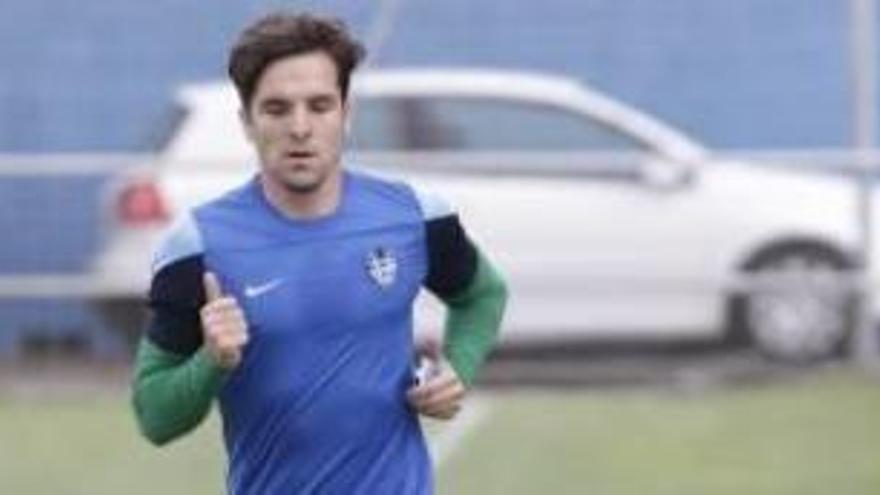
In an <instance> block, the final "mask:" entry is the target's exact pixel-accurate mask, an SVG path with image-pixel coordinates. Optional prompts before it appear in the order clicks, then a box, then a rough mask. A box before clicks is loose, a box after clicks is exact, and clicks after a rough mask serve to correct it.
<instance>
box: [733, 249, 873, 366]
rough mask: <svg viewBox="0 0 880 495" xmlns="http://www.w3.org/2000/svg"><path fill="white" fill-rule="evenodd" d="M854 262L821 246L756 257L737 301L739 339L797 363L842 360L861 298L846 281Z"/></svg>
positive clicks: (735, 313) (772, 251)
mask: <svg viewBox="0 0 880 495" xmlns="http://www.w3.org/2000/svg"><path fill="white" fill-rule="evenodd" d="M851 267H852V264H851V263H850V262H849V261H848V260H847V259H846V258H845V257H844V256H843V255H842V254H840V253H838V252H837V251H835V250H833V249H830V248H828V247H825V246H822V245H818V244H807V243H798V244H788V245H782V246H777V247H775V248H771V249H768V250H766V251H764V252H762V253H761V254H759V255H758V256H756V257H755V258H754V259H753V260H752V261H751V262H750V263H749V264H747V266H746V267H745V270H744V272H743V273H744V275H746V277H744V284H743V289H742V291H740V293H739V294H740V295H738V296H737V297H736V298H735V299H734V304H733V318H734V331H735V332H736V334H735V340H738V341H740V342H741V341H746V342H747V343H749V344H751V345H752V346H754V347H755V348H756V349H757V350H758V351H759V352H761V353H762V354H764V355H765V356H767V357H769V358H771V359H773V360H775V361H781V362H786V363H792V364H810V363H815V362H820V361H826V360H829V359H831V358H834V357H839V356H840V355H841V354H842V353H843V351H844V350H845V349H846V344H847V342H848V340H849V337H850V335H852V333H853V329H854V327H855V324H856V321H857V316H858V309H859V301H860V298H859V296H858V293H857V292H856V291H855V290H853V289H852V288H850V287H847V286H846V285H845V281H846V279H845V278H844V277H843V275H845V274H846V273H847V270H848V269H850V268H851Z"/></svg>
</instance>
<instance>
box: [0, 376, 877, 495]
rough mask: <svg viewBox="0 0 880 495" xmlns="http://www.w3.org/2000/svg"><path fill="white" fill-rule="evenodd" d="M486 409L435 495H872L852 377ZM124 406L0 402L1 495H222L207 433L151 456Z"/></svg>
mask: <svg viewBox="0 0 880 495" xmlns="http://www.w3.org/2000/svg"><path fill="white" fill-rule="evenodd" d="M16 397H17V396H16ZM481 400H482V402H483V403H484V404H488V405H489V411H488V414H486V415H484V419H483V420H482V421H481V422H480V423H478V424H476V425H475V427H474V428H473V429H472V430H470V432H469V434H467V435H466V436H464V437H463V439H462V440H461V441H460V442H459V443H458V444H457V448H456V449H455V450H454V451H453V452H452V454H451V455H450V457H449V458H448V461H447V462H445V463H444V464H443V465H442V466H441V467H440V469H439V487H438V488H439V493H440V494H456V495H457V494H481V495H482V494H487V495H488V494H506V495H518V494H540V495H555V494H613V495H622V494H627V495H628V494H633V495H635V494H639V495H665V494H670V495H672V494H675V495H687V494H694V495H704V494H705V495H714V494H719V495H721V494H749V495H761V494H767V495H770V494H773V495H784V494H791V495H810V494H816V495H820V494H821V495H826V494H841V495H843V494H846V495H876V494H877V493H880V383H878V382H877V381H871V380H868V379H867V378H864V377H861V376H859V375H857V374H854V373H852V372H845V371H834V372H823V373H816V374H813V375H810V376H805V377H804V378H802V379H797V380H785V381H781V382H779V383H776V384H769V385H764V386H760V387H757V388H754V387H753V388H748V389H745V388H740V389H734V390H714V391H703V392H699V393H681V392H675V391H670V390H644V389H640V390H627V389H615V390H602V391H596V390H581V391H577V392H572V391H568V392H562V391H560V392H549V391H548V392H535V391H531V392H513V391H505V392H502V393H483V394H481ZM125 401H126V398H125V394H124V393H122V392H121V391H117V392H112V391H111V392H102V393H97V394H94V396H93V397H80V398H75V399H74V398H70V397H66V398H54V399H53V398H38V399H34V398H27V399H22V398H13V397H11V396H4V395H3V394H2V393H0V493H2V494H28V495H42V494H47V495H48V494H52V495H56V494H83V495H85V494H89V495H101V494H125V495H140V494H153V493H163V494H166V495H174V494H206V493H221V492H222V484H221V477H222V469H223V466H222V462H223V454H222V449H221V444H220V439H219V431H218V422H217V419H216V417H213V418H212V420H211V421H210V422H209V423H208V424H206V425H203V428H201V429H200V430H199V431H197V432H196V433H195V434H193V435H192V436H190V437H189V438H188V439H186V441H181V442H177V443H175V444H173V445H171V446H169V447H167V448H165V449H155V448H152V447H150V446H148V444H146V442H144V441H142V440H140V439H139V438H138V436H137V434H136V432H135V427H134V424H133V420H132V418H131V416H130V414H129V411H128V409H127V404H126V402H125ZM447 428H449V427H448V426H438V425H430V427H429V431H430V432H431V434H432V435H433V436H435V437H440V436H442V435H444V434H446V431H445V430H446V429H447Z"/></svg>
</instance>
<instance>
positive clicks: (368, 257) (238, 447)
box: [147, 171, 476, 495]
mask: <svg viewBox="0 0 880 495" xmlns="http://www.w3.org/2000/svg"><path fill="white" fill-rule="evenodd" d="M206 269H207V270H210V271H212V272H214V273H216V274H217V276H218V278H219V279H220V282H221V286H222V287H223V290H224V294H228V295H231V296H233V297H235V299H236V300H237V301H238V303H239V305H240V306H241V307H242V309H243V310H244V313H245V317H246V319H247V322H248V332H249V336H250V340H249V343H248V344H247V345H246V347H245V349H244V357H243V360H242V362H241V364H240V365H239V366H238V367H237V368H235V369H234V370H233V371H232V372H231V373H230V374H229V376H228V377H227V379H226V381H225V383H224V385H223V387H222V389H221V391H220V395H219V403H220V411H221V415H222V419H223V431H224V440H225V444H226V449H227V453H228V457H229V469H228V476H227V486H228V490H229V492H230V493H232V494H237V495H238V494H285V495H286V494H311V493H329V494H336V493H338V494H430V493H433V479H432V472H431V465H430V460H429V458H428V453H427V449H426V445H425V440H424V437H423V434H422V431H421V428H420V426H419V422H418V418H417V413H416V412H415V411H413V410H412V409H411V408H410V407H409V405H408V404H407V401H406V396H405V394H406V391H407V389H408V388H409V387H410V386H411V383H412V370H411V364H412V357H413V344H412V306H413V301H414V299H415V297H416V295H417V294H418V291H419V289H420V287H422V286H425V287H427V288H428V289H430V290H432V291H433V292H434V293H436V294H437V295H438V296H440V297H441V298H446V297H449V296H452V295H454V294H456V293H458V292H460V291H462V290H464V289H466V288H467V286H468V285H469V284H470V283H471V281H472V279H473V276H474V272H475V269H476V251H475V248H474V246H473V244H472V243H471V242H470V240H469V239H468V237H467V235H466V234H465V232H464V230H463V229H462V227H461V225H460V222H459V221H458V217H457V215H456V214H455V212H454V211H453V210H452V209H451V208H450V207H449V206H448V205H447V204H446V203H445V202H444V201H442V200H440V199H439V198H437V197H435V196H432V195H428V194H425V193H422V192H419V191H417V190H415V189H413V188H411V187H410V186H409V185H407V184H405V183H402V182H394V181H390V180H387V179H379V178H376V177H373V176H369V175H365V174H361V173H355V172H348V171H347V172H344V175H343V193H342V196H341V199H340V204H339V206H338V208H337V210H336V211H335V212H334V213H333V214H332V215H330V216H327V217H323V218H320V219H314V220H294V219H291V218H289V217H287V216H285V215H283V214H282V213H281V212H279V211H278V210H277V209H276V208H275V207H274V206H272V205H271V204H270V203H268V201H267V200H266V198H265V196H264V194H263V191H262V188H261V186H260V183H259V181H258V179H256V178H254V179H252V180H251V181H250V182H248V183H247V184H245V185H243V186H242V187H240V188H238V189H235V190H233V191H231V192H229V193H228V194H226V195H224V196H222V197H221V198H218V199H217V200H214V201H212V202H210V203H207V204H205V205H203V206H200V207H198V208H196V209H195V210H194V211H192V212H191V213H190V214H188V215H186V216H184V217H182V218H181V219H180V220H179V221H178V222H177V223H176V224H175V225H174V226H173V227H172V229H171V230H170V232H169V235H168V236H167V237H166V240H165V242H164V243H163V244H162V246H161V247H160V249H159V251H158V252H157V255H156V258H155V261H154V267H153V281H152V284H151V289H150V306H151V308H152V310H153V312H152V314H153V317H152V318H151V322H150V324H149V326H148V329H147V336H148V338H149V339H150V340H151V342H153V343H154V344H155V345H157V346H158V347H160V348H162V349H163V350H165V351H167V352H172V353H175V354H178V355H191V354H192V353H194V352H195V351H197V350H198V348H199V347H200V346H201V344H202V337H201V326H200V322H199V316H198V310H199V308H200V307H201V306H202V305H203V304H204V301H205V296H204V289H203V287H202V274H203V272H204V271H205V270H206Z"/></svg>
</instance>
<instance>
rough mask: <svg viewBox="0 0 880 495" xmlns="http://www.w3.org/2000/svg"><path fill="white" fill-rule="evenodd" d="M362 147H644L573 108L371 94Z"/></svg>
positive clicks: (363, 108) (358, 144)
mask: <svg viewBox="0 0 880 495" xmlns="http://www.w3.org/2000/svg"><path fill="white" fill-rule="evenodd" d="M353 124H354V125H353V129H352V131H353V134H352V145H353V146H354V147H355V148H357V149H361V150H395V149H396V150H420V151H428V150H511V151H639V150H641V149H642V148H643V147H642V145H641V144H640V143H639V142H637V141H636V140H634V139H632V138H631V137H630V136H627V135H625V134H622V133H620V132H619V131H617V130H615V129H611V128H608V127H605V126H603V125H601V124H600V123H598V122H596V121H593V120H590V119H589V118H588V117H587V116H584V115H580V114H576V113H574V112H572V111H569V110H566V109H561V108H556V107H551V106H544V105H538V104H532V103H528V102H517V101H510V100H500V99H499V100H489V99H479V98H449V97H446V98H418V99H417V98H367V99H363V100H360V101H359V102H358V105H357V107H356V110H355V114H354V122H353Z"/></svg>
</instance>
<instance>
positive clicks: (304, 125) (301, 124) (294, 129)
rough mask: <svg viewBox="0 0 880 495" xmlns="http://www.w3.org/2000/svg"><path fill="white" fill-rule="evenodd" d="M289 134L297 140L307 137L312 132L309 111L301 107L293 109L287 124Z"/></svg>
mask: <svg viewBox="0 0 880 495" xmlns="http://www.w3.org/2000/svg"><path fill="white" fill-rule="evenodd" d="M287 130H288V132H289V133H290V136H291V137H293V138H294V139H297V140H303V139H307V138H308V137H309V136H311V134H312V121H311V119H310V118H309V113H308V111H307V110H305V109H303V108H299V109H297V110H295V111H294V112H293V113H292V114H291V116H290V120H289V122H288V124H287Z"/></svg>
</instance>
